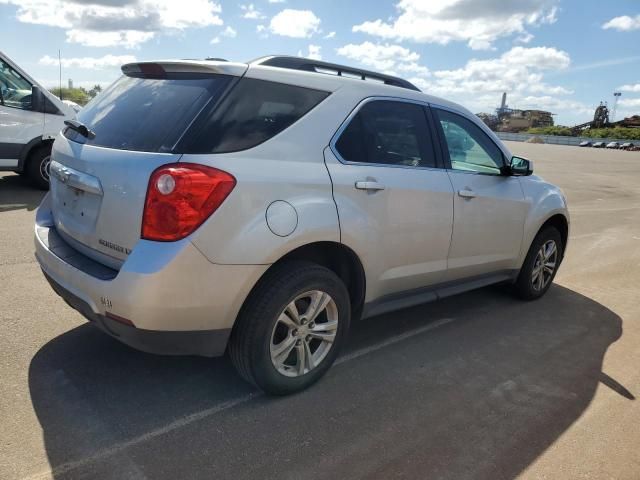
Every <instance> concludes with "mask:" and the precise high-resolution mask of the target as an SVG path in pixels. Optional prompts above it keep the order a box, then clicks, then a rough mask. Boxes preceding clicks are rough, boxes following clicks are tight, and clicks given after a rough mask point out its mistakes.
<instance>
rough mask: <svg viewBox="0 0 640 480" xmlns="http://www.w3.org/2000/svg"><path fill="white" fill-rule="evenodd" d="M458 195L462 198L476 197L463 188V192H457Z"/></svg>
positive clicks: (469, 190)
mask: <svg viewBox="0 0 640 480" xmlns="http://www.w3.org/2000/svg"><path fill="white" fill-rule="evenodd" d="M458 195H460V196H461V197H462V198H474V197H475V196H476V192H474V191H473V190H471V189H468V188H465V189H464V190H458Z"/></svg>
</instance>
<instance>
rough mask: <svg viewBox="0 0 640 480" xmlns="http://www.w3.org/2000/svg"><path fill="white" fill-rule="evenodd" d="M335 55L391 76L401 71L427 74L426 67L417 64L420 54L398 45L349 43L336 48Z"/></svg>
mask: <svg viewBox="0 0 640 480" xmlns="http://www.w3.org/2000/svg"><path fill="white" fill-rule="evenodd" d="M337 53H338V55H341V56H343V57H346V58H349V59H350V60H353V61H355V62H357V63H360V64H362V65H364V66H366V67H369V68H373V69H374V70H379V71H381V72H385V73H389V74H392V75H393V74H396V73H397V71H403V72H411V73H416V74H421V75H424V76H426V75H428V72H429V71H428V69H427V68H426V67H424V66H421V65H419V64H418V61H419V60H420V54H418V53H417V52H414V51H412V50H409V49H408V48H405V47H402V46H400V45H390V44H375V43H372V42H364V43H361V44H353V43H350V44H348V45H344V46H343V47H340V48H338V49H337Z"/></svg>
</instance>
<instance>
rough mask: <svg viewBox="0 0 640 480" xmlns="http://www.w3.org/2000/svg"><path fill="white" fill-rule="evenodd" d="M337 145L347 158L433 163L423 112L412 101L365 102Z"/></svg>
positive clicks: (404, 163) (409, 164) (421, 164)
mask: <svg viewBox="0 0 640 480" xmlns="http://www.w3.org/2000/svg"><path fill="white" fill-rule="evenodd" d="M336 149H337V150H338V153H339V154H340V156H341V157H342V158H343V159H344V160H346V161H348V162H358V163H375V164H379V165H400V166H407V167H435V166H436V160H435V156H434V153H433V143H432V140H431V134H430V132H429V127H428V125H427V119H426V116H425V112H424V110H423V108H422V107H421V106H420V105H416V104H414V103H408V102H396V101H389V100H375V101H372V102H369V103H366V104H365V105H364V106H363V107H362V108H361V109H360V110H359V111H358V113H357V114H356V115H355V116H354V117H353V118H352V119H351V121H350V123H349V125H348V126H347V128H346V129H345V130H344V132H342V135H340V138H339V139H338V141H337V142H336Z"/></svg>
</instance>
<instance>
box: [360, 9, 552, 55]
mask: <svg viewBox="0 0 640 480" xmlns="http://www.w3.org/2000/svg"><path fill="white" fill-rule="evenodd" d="M555 4H556V0H521V1H512V2H505V1H503V0H485V1H483V2H478V1H474V0H430V1H428V2H427V1H423V0H400V1H399V3H398V4H397V5H396V8H397V9H398V10H399V15H398V16H397V17H396V18H393V19H391V20H389V21H383V20H380V19H378V20H374V21H366V22H364V23H362V24H360V25H355V26H354V27H353V31H354V32H363V33H368V34H370V35H375V36H378V37H381V38H384V39H393V40H400V41H402V40H412V41H415V42H420V43H439V44H447V43H449V42H451V41H465V42H467V43H468V45H469V47H471V48H472V49H478V50H486V49H489V48H491V47H492V43H493V41H495V40H496V39H498V38H501V37H505V36H508V35H512V34H515V33H518V34H522V35H525V37H524V38H527V37H526V34H527V31H526V29H525V27H527V26H538V25H541V24H544V23H553V22H555V21H556V14H557V7H556V6H555ZM529 35H530V34H529Z"/></svg>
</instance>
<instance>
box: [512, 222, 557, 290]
mask: <svg viewBox="0 0 640 480" xmlns="http://www.w3.org/2000/svg"><path fill="white" fill-rule="evenodd" d="M563 253H564V246H563V245H562V237H561V236H560V232H559V231H558V229H557V228H555V227H551V226H549V227H545V228H544V229H543V230H541V231H540V232H538V235H536V238H534V240H533V242H532V243H531V247H530V248H529V252H528V253H527V257H526V258H525V260H524V264H523V265H522V268H521V269H520V273H519V275H518V279H517V280H516V283H515V290H516V293H517V295H518V296H519V297H520V298H522V299H523V300H536V299H538V298H540V297H542V296H543V295H544V294H545V293H546V292H547V290H549V287H550V286H551V283H552V282H553V279H554V278H555V276H556V272H557V271H558V267H559V266H560V262H561V261H562V257H563Z"/></svg>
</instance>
